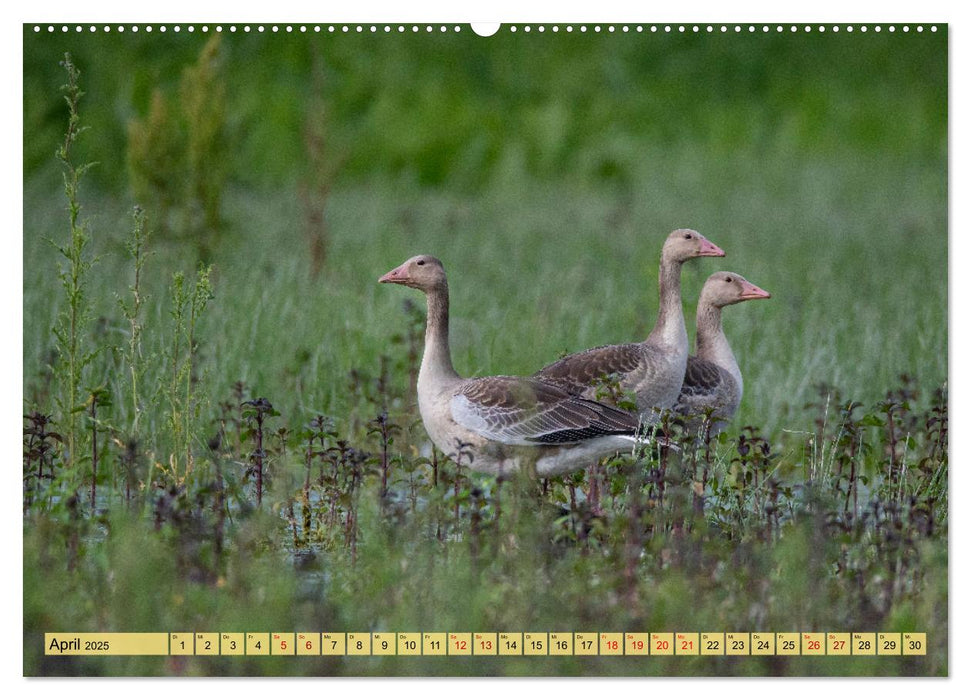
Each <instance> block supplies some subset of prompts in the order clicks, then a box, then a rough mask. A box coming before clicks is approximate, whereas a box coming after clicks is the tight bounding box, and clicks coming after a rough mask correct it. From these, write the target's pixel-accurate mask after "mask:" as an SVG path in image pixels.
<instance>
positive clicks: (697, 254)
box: [661, 228, 725, 263]
mask: <svg viewBox="0 0 971 700" xmlns="http://www.w3.org/2000/svg"><path fill="white" fill-rule="evenodd" d="M724 256H725V251H724V250H722V249H721V248H719V247H718V246H716V245H715V244H714V243H712V242H711V241H709V240H708V239H707V238H705V237H704V236H702V235H701V234H700V233H698V232H697V231H692V230H691V229H690V228H679V229H677V230H676V231H672V232H671V233H670V234H669V235H668V237H667V240H665V241H664V246H663V247H662V248H661V258H662V259H666V260H670V261H672V262H679V263H681V262H684V261H686V260H690V259H691V258H711V257H714V258H721V257H724Z"/></svg>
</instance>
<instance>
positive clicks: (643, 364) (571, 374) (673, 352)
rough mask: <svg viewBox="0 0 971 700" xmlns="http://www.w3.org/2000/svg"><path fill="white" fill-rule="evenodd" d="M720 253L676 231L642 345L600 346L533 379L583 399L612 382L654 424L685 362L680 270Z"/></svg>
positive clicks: (692, 234) (675, 390)
mask: <svg viewBox="0 0 971 700" xmlns="http://www.w3.org/2000/svg"><path fill="white" fill-rule="evenodd" d="M724 254H725V253H724V251H722V250H721V248H719V247H718V246H716V245H714V244H713V243H711V242H710V241H708V240H707V239H706V238H705V237H704V236H702V235H701V234H700V233H698V232H697V231H692V230H690V229H678V230H676V231H673V232H672V233H671V234H669V235H668V237H667V239H666V240H665V242H664V246H663V247H662V249H661V264H660V268H659V273H658V286H659V289H660V294H659V299H660V303H659V307H658V316H657V321H656V323H655V324H654V328H653V330H652V331H651V333H650V334H649V335H648V337H647V339H646V340H645V341H644V342H641V343H625V344H621V345H602V346H600V347H596V348H592V349H590V350H584V351H582V352H577V353H574V354H572V355H567V356H566V357H564V358H562V359H560V360H558V361H556V362H554V363H552V364H550V365H547V366H546V367H544V368H543V369H541V370H539V371H538V372H537V373H536V374H535V375H534V376H536V377H539V378H540V379H542V380H543V381H547V382H550V383H551V384H556V385H557V386H559V387H562V388H563V389H565V390H567V391H569V392H571V393H574V394H577V395H578V396H583V397H586V398H596V397H597V395H598V393H602V385H603V384H604V382H605V381H607V382H610V381H616V382H617V383H618V384H619V386H620V388H621V389H622V390H624V391H630V392H632V393H633V394H634V398H635V400H636V402H637V409H638V411H639V412H640V415H641V420H642V421H643V422H644V423H654V422H656V421H657V419H658V416H659V415H660V412H661V411H664V410H666V409H669V408H671V407H672V406H673V405H674V403H675V401H676V400H677V398H678V394H679V393H680V390H681V385H682V383H683V380H684V373H685V369H686V366H687V361H688V333H687V330H686V328H685V324H684V313H683V311H682V309H681V265H682V264H683V263H684V262H685V261H687V260H690V259H691V258H697V257H707V256H722V255H724Z"/></svg>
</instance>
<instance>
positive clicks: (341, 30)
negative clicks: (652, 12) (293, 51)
mask: <svg viewBox="0 0 971 700" xmlns="http://www.w3.org/2000/svg"><path fill="white" fill-rule="evenodd" d="M925 29H927V30H929V31H931V32H936V31H937V26H936V25H930V26H929V27H925V26H924V25H921V24H917V25H909V24H901V25H894V24H888V25H879V24H876V25H866V24H860V25H853V24H847V25H839V24H834V25H824V24H820V25H809V24H805V25H796V24H787V25H782V24H771V25H770V24H758V25H756V24H744V25H743V24H649V25H643V24H637V25H628V24H622V25H615V24H606V25H599V24H594V25H587V24H578V25H573V24H566V25H558V24H554V25H549V26H546V25H542V24H539V25H530V24H525V25H516V24H512V25H508V26H505V27H502V28H500V30H499V31H508V32H511V33H516V32H526V33H530V32H538V33H541V34H542V33H545V32H552V33H559V32H566V33H568V34H569V33H574V32H578V33H581V34H583V33H589V32H593V33H607V34H610V33H618V32H619V33H630V32H634V33H645V32H647V33H654V34H657V33H665V34H671V33H679V34H689V33H691V34H701V33H706V34H715V33H719V34H727V33H735V34H741V33H743V32H744V33H749V34H754V33H757V32H759V33H763V34H767V33H770V32H775V33H781V32H788V33H796V32H802V33H809V32H814V31H815V32H819V33H825V32H833V33H839V32H848V33H852V32H854V31H858V32H863V33H866V32H871V31H872V32H878V33H879V32H884V31H886V32H891V33H893V32H898V31H899V32H904V33H908V32H911V31H915V32H923V31H925ZM43 31H47V32H48V33H53V32H62V33H67V32H71V31H73V32H77V33H80V32H84V31H88V32H99V31H101V32H106V33H110V32H118V33H125V32H131V33H133V34H136V33H138V32H145V33H149V34H150V33H152V32H156V31H157V32H161V33H166V32H169V31H171V32H175V33H177V34H178V33H180V32H183V31H185V32H188V33H190V34H192V33H194V32H196V31H199V32H202V33H208V32H213V31H215V32H230V33H234V32H243V33H249V32H256V33H267V32H268V33H271V34H276V33H281V32H282V33H285V34H293V33H298V34H306V33H314V34H321V33H327V34H351V33H355V34H363V33H371V34H378V33H385V34H390V33H399V34H403V33H406V32H410V33H418V32H425V33H433V32H436V33H443V32H461V31H463V29H462V27H461V26H459V25H444V24H441V25H431V24H424V25H418V24H394V25H391V24H381V25H378V24H370V25H367V24H326V25H321V24H314V25H306V24H298V25H293V24H286V25H277V24H272V25H262V24H258V25H249V24H244V25H239V26H237V25H235V24H231V25H226V26H223V25H221V24H217V25H213V26H210V25H207V24H203V25H199V26H197V25H191V24H190V25H185V26H183V25H178V24H175V25H165V24H161V25H137V24H132V25H123V24H117V25H109V24H105V25H93V24H92V25H84V26H82V25H80V24H76V25H67V24H61V25H53V24H48V25H39V24H35V25H34V32H35V33H40V32H43Z"/></svg>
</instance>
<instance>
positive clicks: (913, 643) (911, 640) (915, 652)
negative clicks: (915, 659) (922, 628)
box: [903, 632, 927, 656]
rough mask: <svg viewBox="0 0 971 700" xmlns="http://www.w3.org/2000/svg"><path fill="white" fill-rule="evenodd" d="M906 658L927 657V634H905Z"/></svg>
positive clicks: (904, 650)
mask: <svg viewBox="0 0 971 700" xmlns="http://www.w3.org/2000/svg"><path fill="white" fill-rule="evenodd" d="M903 652H904V656H925V655H926V654H927V633H925V632H904V641H903Z"/></svg>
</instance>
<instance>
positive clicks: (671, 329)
mask: <svg viewBox="0 0 971 700" xmlns="http://www.w3.org/2000/svg"><path fill="white" fill-rule="evenodd" d="M658 288H659V301H660V303H659V306H658V314H657V322H656V323H655V324H654V329H653V330H652V331H651V334H650V335H649V336H648V342H659V343H663V344H665V345H668V346H670V347H675V348H683V349H684V351H685V354H687V348H688V331H687V329H686V328H685V324H684V311H683V310H682V308H681V263H680V262H676V261H673V260H668V259H666V258H664V257H662V258H661V270H660V274H659V275H658Z"/></svg>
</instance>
